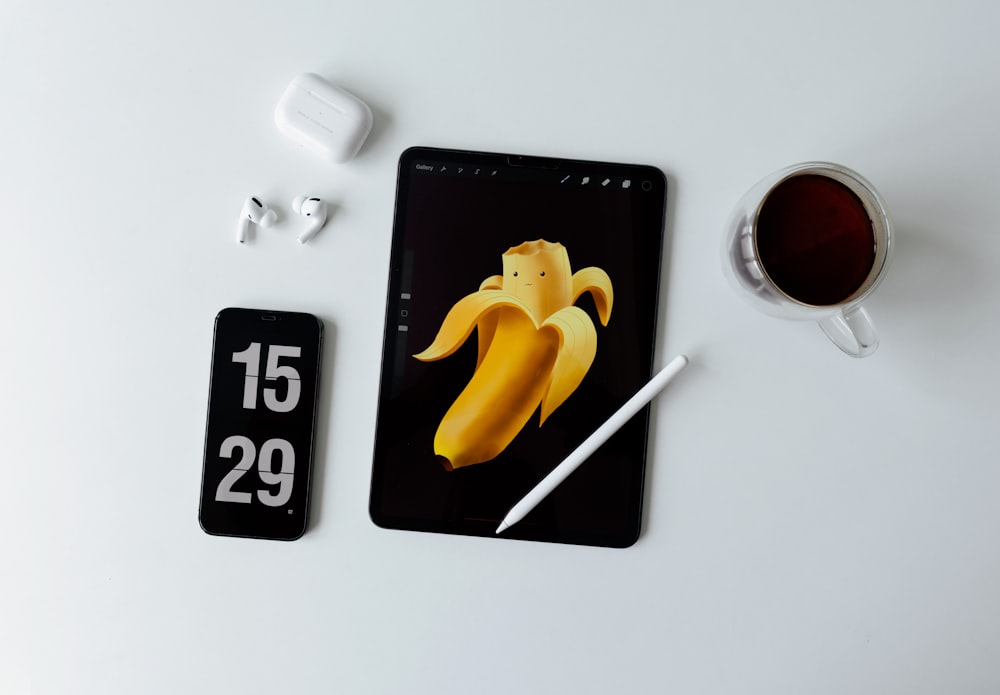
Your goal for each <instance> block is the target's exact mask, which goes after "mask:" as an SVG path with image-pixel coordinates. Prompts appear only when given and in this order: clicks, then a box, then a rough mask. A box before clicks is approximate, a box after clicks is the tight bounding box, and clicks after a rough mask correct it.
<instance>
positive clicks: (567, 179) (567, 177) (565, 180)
mask: <svg viewBox="0 0 1000 695" xmlns="http://www.w3.org/2000/svg"><path fill="white" fill-rule="evenodd" d="M569 177H570V175H569V174H566V175H565V176H564V177H563V180H562V181H560V182H559V183H566V182H567V181H569Z"/></svg>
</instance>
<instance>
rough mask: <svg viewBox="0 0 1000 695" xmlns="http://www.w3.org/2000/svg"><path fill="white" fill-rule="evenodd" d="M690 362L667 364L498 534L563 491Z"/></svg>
mask: <svg viewBox="0 0 1000 695" xmlns="http://www.w3.org/2000/svg"><path fill="white" fill-rule="evenodd" d="M687 363H688V358H687V357H685V356H684V355H677V357H675V358H673V359H672V360H670V361H669V362H668V363H667V366H666V367H664V368H663V369H661V370H660V371H659V372H658V373H657V374H656V376H654V377H653V378H652V379H650V380H649V382H647V383H646V385H645V386H643V387H642V388H641V389H639V390H638V391H636V393H635V395H634V396H632V397H631V398H629V399H628V400H627V401H625V405H623V406H622V407H621V408H619V409H618V410H617V411H615V414H614V415H612V416H611V417H609V418H608V419H607V421H606V422H605V423H604V424H603V425H601V426H600V427H598V428H597V430H596V431H595V432H594V433H593V434H592V435H590V436H589V437H587V438H586V439H584V440H583V443H582V444H581V445H580V446H578V447H577V448H576V449H574V450H573V453H571V454H570V455H569V456H567V457H566V458H565V459H564V460H563V462H562V463H560V464H559V465H558V466H556V467H555V468H553V469H552V471H551V472H550V473H549V474H548V475H547V476H545V477H544V478H542V482H540V483H538V485H536V486H535V487H534V488H532V489H531V492H529V493H528V494H527V495H525V496H524V497H523V498H521V501H520V502H518V503H517V504H515V505H514V506H513V507H511V508H510V511H509V512H507V516H505V517H504V518H503V521H502V522H500V525H499V526H498V527H497V531H496V532H497V533H502V532H503V531H504V529H508V528H510V527H511V526H513V525H514V524H516V523H517V522H518V521H520V520H521V519H523V518H524V517H525V516H526V515H527V513H528V512H530V511H531V510H532V509H534V508H535V507H536V506H537V505H538V503H539V502H541V501H542V500H543V499H545V498H546V497H547V496H548V495H549V493H550V492H552V491H553V490H555V489H556V488H557V487H559V484H560V483H562V481H564V480H566V478H567V477H569V474H570V473H572V472H573V471H575V470H576V469H577V468H578V467H579V466H580V464H581V463H583V462H584V461H586V460H587V459H588V458H590V456H591V454H593V453H594V452H595V451H597V449H598V447H600V446H601V445H602V444H604V442H606V441H608V439H609V438H610V437H611V435H613V434H614V433H615V432H617V431H618V430H620V429H621V427H622V425H624V424H625V423H626V422H628V421H629V420H630V419H632V416H633V415H635V414H636V413H638V412H639V411H640V410H642V409H643V407H645V405H646V404H647V403H649V402H650V401H651V400H653V399H654V398H655V397H656V395H657V394H658V393H659V392H660V391H662V390H663V389H664V387H665V386H666V385H667V384H669V383H670V380H671V379H673V378H674V377H675V376H677V373H678V372H679V371H681V370H682V369H684V367H686V366H687Z"/></svg>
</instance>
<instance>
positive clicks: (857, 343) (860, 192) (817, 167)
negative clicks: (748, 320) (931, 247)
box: [723, 162, 892, 357]
mask: <svg viewBox="0 0 1000 695" xmlns="http://www.w3.org/2000/svg"><path fill="white" fill-rule="evenodd" d="M831 182H832V183H831ZM762 213H763V215H762ZM852 216H853V217H852ZM865 218H867V219H865ZM762 221H763V223H764V224H762ZM868 224H870V231H871V247H868V244H867V239H866V238H864V237H863V236H860V234H861V232H860V230H861V229H862V226H863V225H868ZM850 225H853V226H852V229H853V230H855V231H853V232H851V234H852V235H853V236H850V237H848V236H846V235H845V234H844V233H842V230H841V227H844V228H846V227H847V226H850ZM864 228H865V229H867V226H864ZM775 230H777V231H775ZM762 232H763V233H762ZM776 239H777V240H778V241H775V240H776ZM847 239H850V240H851V242H850V243H851V244H853V245H848V241H846V240H847ZM891 240H892V225H891V222H890V220H889V213H888V211H887V210H886V206H885V203H884V202H883V201H882V198H881V197H880V196H879V194H878V192H877V191H876V190H875V188H874V186H872V185H871V184H870V183H869V182H868V181H866V180H865V179H864V178H863V177H862V176H861V175H860V174H858V173H856V172H854V171H851V170H850V169H848V168H846V167H843V166H840V165H838V164H831V163H828V162H806V163H804V164H796V165H794V166H790V167H787V168H785V169H782V170H781V171H777V172H775V173H773V174H771V175H770V176H767V177H765V178H764V179H762V180H761V181H759V182H758V183H757V184H756V185H755V186H754V187H753V188H751V189H750V190H749V191H748V192H747V193H746V195H744V196H743V198H742V199H741V200H740V202H739V203H738V204H737V205H736V208H735V209H734V210H733V214H732V216H731V217H730V219H729V223H728V225H727V227H726V234H725V238H724V243H723V268H724V270H725V274H726V276H727V277H728V278H729V279H730V281H731V282H732V283H733V284H734V286H735V287H736V288H737V289H738V290H739V291H740V293H741V294H742V295H743V296H744V297H746V298H747V299H748V300H749V301H750V302H751V303H752V304H753V305H754V306H756V307H757V308H758V309H760V310H762V311H764V312H766V313H768V314H771V315H774V316H778V317H781V318H788V319H799V320H809V321H815V322H817V323H818V324H819V325H820V327H821V328H822V329H823V332H824V333H826V335H827V336H828V337H829V338H830V340H832V341H833V342H834V344H835V345H836V346H837V347H839V348H840V349H841V350H843V351H844V352H846V353H847V354H849V355H851V356H853V357H865V356H867V355H870V354H871V353H872V352H874V351H875V348H877V347H878V334H877V333H876V331H875V326H874V324H873V323H872V320H871V317H870V316H869V315H868V312H866V311H865V309H864V307H862V305H861V303H862V302H863V301H864V299H865V298H866V297H868V296H869V295H870V294H871V293H872V291H873V290H874V289H875V288H876V287H877V286H878V284H879V283H880V282H881V281H882V278H883V277H884V275H885V270H886V267H887V264H888V260H889V250H890V247H891V243H892V242H891ZM856 252H860V253H861V254H862V255H860V256H859V254H858V253H856ZM869 261H870V267H868V262H869ZM817 264H819V265H817ZM824 283H825V284H824ZM828 285H829V287H828Z"/></svg>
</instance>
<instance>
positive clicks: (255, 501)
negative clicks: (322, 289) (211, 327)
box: [198, 308, 323, 540]
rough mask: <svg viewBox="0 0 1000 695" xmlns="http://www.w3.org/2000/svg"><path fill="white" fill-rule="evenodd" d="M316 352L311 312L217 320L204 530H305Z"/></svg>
mask: <svg viewBox="0 0 1000 695" xmlns="http://www.w3.org/2000/svg"><path fill="white" fill-rule="evenodd" d="M322 347H323V323H322V321H320V320H319V319H318V318H316V317H315V316H313V315H312V314H304V313H298V312H288V311H263V310H259V309H237V308H229V309H223V310H222V311H220V312H219V314H218V315H217V316H216V317H215V333H214V338H213V341H212V369H211V381H210V386H209V393H208V419H207V422H206V425H205V457H204V467H203V471H202V480H201V503H200V506H199V511H198V520H199V522H200V523H201V527H202V529H204V531H205V532H206V533H210V534H212V535H219V536H242V537H246V538H266V539H270V540H295V539H296V538H299V537H301V536H302V534H303V533H305V531H306V526H307V524H308V521H309V487H310V478H311V477H312V468H313V457H314V453H315V433H316V408H317V402H318V394H319V375H320V359H321V355H322Z"/></svg>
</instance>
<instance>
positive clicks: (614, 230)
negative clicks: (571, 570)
mask: <svg viewBox="0 0 1000 695" xmlns="http://www.w3.org/2000/svg"><path fill="white" fill-rule="evenodd" d="M665 201H666V179H665V177H664V176H663V173H662V172H661V171H659V170H658V169H656V168H654V167H651V166H642V165H630V164H611V163H605V162H588V161H579V160H566V159H551V158H540V157H528V156H523V155H506V154H493V153H483V152H463V151H456V150H445V149H432V148H412V149H409V150H407V151H405V152H404V153H403V154H402V156H401V157H400V160H399V180H398V186H397V190H396V210H395V218H394V222H393V238H392V257H391V267H390V272H389V288H388V304H387V310H386V321H385V338H384V343H383V351H382V377H381V384H380V394H379V403H378V420H377V425H376V435H375V447H374V462H373V467H372V482H371V496H370V503H369V511H370V514H371V517H372V520H373V521H374V522H375V523H376V524H378V525H379V526H382V527H384V528H392V529H407V530H414V531H432V532H440V533H453V534H464V535H475V536H489V537H496V534H495V531H496V528H497V525H498V524H499V523H500V520H501V519H503V517H504V515H505V514H506V513H507V511H508V510H509V509H510V507H512V506H513V505H514V504H515V503H516V502H518V501H519V500H520V499H521V498H522V497H523V496H524V495H525V494H526V493H527V492H528V491H530V490H531V489H532V488H533V487H534V486H535V485H536V484H537V483H538V482H539V481H540V480H541V479H542V478H543V477H545V475H546V474H547V473H548V472H549V471H551V470H552V469H553V468H554V467H555V466H557V465H558V464H559V462H560V461H562V460H563V459H564V458H565V457H566V456H567V455H568V454H569V453H570V452H572V451H573V449H574V448H576V446H577V445H579V444H580V443H581V442H582V441H583V440H584V439H586V438H587V436H588V435H589V434H591V433H592V432H593V431H594V430H595V429H597V428H598V427H599V426H600V425H601V423H602V422H604V421H605V420H606V419H607V418H608V417H609V416H610V415H611V414H612V413H614V412H615V410H617V409H618V408H619V407H620V406H621V405H622V404H623V403H624V402H625V401H626V400H628V398H629V397H630V396H631V395H632V394H634V393H635V392H636V391H637V390H638V389H639V388H640V387H641V386H642V385H643V384H644V383H646V381H648V380H649V378H650V376H651V373H652V365H653V352H654V342H655V336H656V318H657V299H658V295H659V283H660V276H661V264H660V260H661V254H662V248H663V227H664V215H665ZM647 430H648V408H646V409H644V410H643V411H642V412H640V413H639V414H638V415H636V416H635V417H634V418H633V419H632V420H630V421H629V422H628V423H627V424H626V425H625V426H624V427H623V428H622V429H621V430H619V431H618V433H617V434H615V435H614V436H612V437H611V439H609V440H608V442H607V443H606V444H604V445H603V446H602V447H601V448H600V449H599V450H598V451H597V452H596V453H595V454H594V455H592V456H591V457H590V459H588V460H587V461H585V462H584V463H583V464H582V465H581V466H580V467H579V468H578V469H577V470H576V471H575V472H574V473H573V474H572V475H571V476H570V477H569V478H568V479H567V480H566V481H565V482H564V483H563V484H562V485H560V486H559V487H558V488H557V489H556V490H555V491H554V492H553V493H552V494H551V495H549V496H548V497H547V498H546V499H545V500H544V501H543V502H542V503H541V504H539V505H538V506H537V507H536V508H535V509H534V510H533V511H532V512H530V513H529V514H528V515H527V516H526V517H525V518H524V519H523V520H522V521H520V522H519V523H517V524H515V525H514V526H512V527H511V528H510V529H508V530H506V531H504V533H503V535H502V536H500V537H502V538H517V539H530V540H538V541H551V542H562V543H575V544H584V545H599V546H611V547H626V546H629V545H632V544H633V543H634V542H635V541H636V539H637V538H638V536H639V530H640V520H641V515H642V499H643V477H644V471H645V466H646V440H647Z"/></svg>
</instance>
